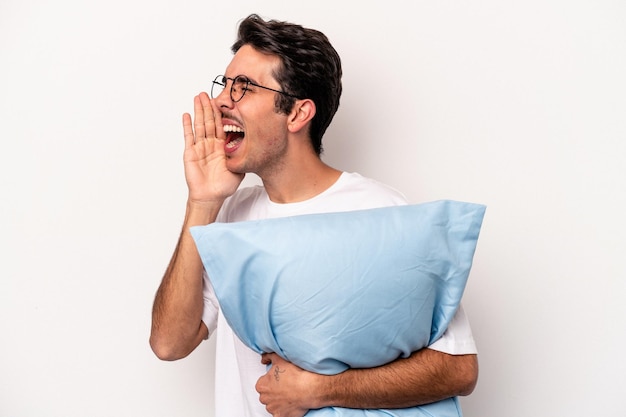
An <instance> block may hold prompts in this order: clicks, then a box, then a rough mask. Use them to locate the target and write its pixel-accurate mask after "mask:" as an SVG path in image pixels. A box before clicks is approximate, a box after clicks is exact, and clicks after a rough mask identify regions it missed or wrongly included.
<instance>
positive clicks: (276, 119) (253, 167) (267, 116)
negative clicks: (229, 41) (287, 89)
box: [215, 45, 288, 178]
mask: <svg viewBox="0 0 626 417" xmlns="http://www.w3.org/2000/svg"><path fill="white" fill-rule="evenodd" d="M279 65H280V59H279V58H278V57H277V56H274V55H266V54H263V53H260V52H258V51H256V50H255V49H254V48H252V47H251V46H249V45H244V46H243V47H241V48H240V49H239V51H238V52H237V53H236V54H235V56H234V57H233V60H232V61H231V62H230V65H228V67H227V68H226V73H225V74H224V75H225V76H226V77H228V78H235V77H237V76H238V75H244V76H246V77H247V78H248V79H249V80H250V81H252V82H254V83H256V84H259V85H263V86H266V87H270V88H273V89H276V90H280V85H279V84H278V83H277V82H276V80H274V78H273V77H272V71H273V70H274V69H275V68H277V67H278V66H279ZM231 85H232V80H228V83H227V85H226V88H225V89H224V91H222V93H221V94H220V95H219V96H217V97H216V98H215V102H216V104H217V106H218V108H219V109H220V111H221V112H222V115H223V117H222V122H223V124H224V126H225V131H226V132H227V133H226V144H225V145H224V150H225V152H226V166H227V168H228V169H229V170H230V171H232V172H237V173H246V172H253V173H256V174H258V175H259V176H260V177H261V178H263V177H264V176H266V175H272V174H273V173H275V172H277V170H280V168H281V166H282V160H283V156H284V155H285V152H286V149H287V132H288V131H287V115H285V114H279V113H277V111H276V107H275V104H274V103H275V99H276V94H278V93H275V92H273V91H269V90H266V89H264V88H259V87H255V86H254V85H249V87H248V90H247V91H246V92H245V95H244V97H243V98H242V99H241V100H240V101H238V102H233V101H232V100H231V98H230V87H231ZM241 130H243V132H240V131H241Z"/></svg>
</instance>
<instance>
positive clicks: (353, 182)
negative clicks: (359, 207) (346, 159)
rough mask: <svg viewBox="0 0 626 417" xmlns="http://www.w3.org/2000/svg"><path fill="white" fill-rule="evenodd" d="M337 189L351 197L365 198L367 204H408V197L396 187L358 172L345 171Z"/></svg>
mask: <svg viewBox="0 0 626 417" xmlns="http://www.w3.org/2000/svg"><path fill="white" fill-rule="evenodd" d="M335 185H336V189H335V191H336V192H338V193H344V194H345V195H346V196H348V197H350V198H356V199H358V200H365V201H366V202H368V203H366V205H371V206H373V207H374V206H390V205H401V204H407V199H406V197H405V196H404V194H402V193H401V192H400V191H398V190H396V189H395V188H393V187H391V186H389V185H387V184H384V183H382V182H380V181H377V180H375V179H372V178H368V177H364V176H362V175H361V174H359V173H356V172H344V173H343V174H342V176H341V177H340V178H339V180H338V181H337V184H335Z"/></svg>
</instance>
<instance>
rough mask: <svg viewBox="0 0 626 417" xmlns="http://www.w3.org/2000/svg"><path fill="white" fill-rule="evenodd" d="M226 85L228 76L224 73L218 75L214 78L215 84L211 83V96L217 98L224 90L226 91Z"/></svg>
mask: <svg viewBox="0 0 626 417" xmlns="http://www.w3.org/2000/svg"><path fill="white" fill-rule="evenodd" d="M225 86H226V77H224V76H223V75H218V76H217V77H215V79H214V80H213V84H212V85H211V98H216V97H217V96H219V95H220V94H221V93H222V91H224V87H225Z"/></svg>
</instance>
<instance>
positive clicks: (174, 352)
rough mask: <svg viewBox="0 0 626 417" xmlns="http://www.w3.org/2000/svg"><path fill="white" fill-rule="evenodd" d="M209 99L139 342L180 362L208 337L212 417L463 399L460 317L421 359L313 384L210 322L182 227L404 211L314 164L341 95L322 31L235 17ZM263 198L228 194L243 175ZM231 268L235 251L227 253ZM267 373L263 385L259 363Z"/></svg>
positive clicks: (469, 352)
mask: <svg viewBox="0 0 626 417" xmlns="http://www.w3.org/2000/svg"><path fill="white" fill-rule="evenodd" d="M232 49H233V52H234V53H235V55H234V57H233V59H232V61H231V62H230V64H229V65H228V67H227V68H226V71H225V75H224V76H218V77H217V78H216V79H215V81H214V84H213V89H212V98H213V99H210V98H209V96H208V95H207V94H206V93H201V94H200V95H198V96H196V97H195V99H194V122H193V125H192V120H191V116H190V115H189V114H185V115H184V116H183V130H184V136H185V151H184V167H185V176H186V180H187V186H188V188H189V194H188V200H187V210H186V215H185V220H184V224H183V230H182V233H181V236H180V239H179V242H178V246H177V247H176V250H175V252H174V254H173V257H172V260H171V262H170V264H169V266H168V268H167V271H166V272H165V275H164V277H163V281H162V283H161V285H160V287H159V289H158V292H157V295H156V298H155V301H154V309H153V324H152V333H151V337H150V344H151V346H152V349H153V350H154V352H155V353H156V355H157V356H158V357H159V358H161V359H164V360H175V359H179V358H183V357H185V356H187V355H188V354H189V353H190V352H191V351H193V350H194V349H195V348H196V347H197V346H198V345H199V344H200V342H202V340H204V339H206V338H208V336H209V334H212V333H214V332H215V333H217V352H216V358H217V360H216V379H217V381H218V382H217V383H216V390H217V393H216V414H215V415H216V416H217V417H221V416H255V417H256V416H267V415H268V414H267V413H268V412H269V413H271V414H272V415H274V416H281V417H284V416H288V417H301V416H303V415H304V414H305V413H306V412H307V411H308V410H310V409H316V408H321V407H326V406H339V407H349V408H400V407H410V406H415V405H419V404H425V403H429V402H433V401H437V400H441V399H444V398H450V397H454V396H458V395H467V394H469V393H471V391H472V390H473V388H474V386H475V383H476V379H477V374H478V365H477V359H476V348H475V346H474V343H473V339H472V334H471V330H470V328H469V324H468V322H467V320H466V318H465V316H464V314H463V311H462V309H460V310H459V312H458V313H457V315H456V316H455V318H454V320H453V322H452V324H451V325H450V327H449V328H448V331H447V332H446V334H445V335H444V336H443V337H442V338H441V339H439V340H438V341H436V342H435V343H434V344H433V345H431V346H429V347H428V348H426V349H422V350H420V351H417V352H414V353H413V354H412V355H411V356H410V357H408V358H406V359H399V360H396V361H394V362H392V363H390V364H387V365H385V366H381V367H378V368H373V369H360V370H356V369H355V370H348V371H345V372H343V373H341V374H339V375H334V376H322V375H317V374H313V373H310V372H307V371H304V370H302V369H300V368H298V367H296V366H295V365H293V364H291V363H289V362H286V361H285V360H283V359H282V358H280V357H278V356H277V355H275V354H265V355H263V357H261V356H259V355H258V354H256V353H254V352H253V351H252V350H250V349H248V348H247V347H246V346H244V345H243V344H242V343H241V342H240V341H239V340H238V339H237V338H236V337H235V336H234V335H233V333H232V330H231V329H230V328H229V327H228V324H227V323H226V321H225V320H224V318H223V316H222V315H221V313H220V310H219V305H218V302H217V299H216V297H215V294H214V293H213V291H212V288H211V284H210V277H207V276H206V274H205V273H204V270H203V266H202V262H201V260H200V257H199V255H198V253H197V250H196V247H195V244H194V242H193V240H192V237H191V235H190V233H189V228H190V227H191V226H195V225H204V224H208V223H211V222H215V221H220V222H236V221H242V220H252V219H262V218H271V217H281V216H290V215H299V214H310V213H321V212H333V211H334V212H337V211H350V210H357V209H366V208H374V207H382V206H390V205H399V204H406V200H405V198H404V197H403V196H402V195H401V194H400V193H398V192H397V191H395V190H393V189H391V188H389V187H386V186H384V185H382V184H380V183H378V182H376V181H373V180H370V179H367V178H364V177H362V176H360V175H358V174H355V173H346V172H342V171H339V170H337V169H335V168H332V167H330V166H328V165H326V164H325V163H324V162H323V161H322V160H321V159H320V154H321V150H322V148H321V141H322V136H323V135H324V132H325V131H326V128H327V127H328V125H329V124H330V122H331V120H332V118H333V116H334V114H335V112H336V111H337V108H338V107H339V98H340V95H341V75H342V73H341V62H340V59H339V56H338V55H337V52H336V51H335V50H334V48H333V47H332V46H331V44H330V43H329V41H328V39H327V38H326V36H324V35H323V34H322V33H320V32H318V31H315V30H312V29H307V28H303V27H301V26H299V25H294V24H290V23H286V22H277V21H268V22H266V21H264V20H263V19H261V18H260V17H258V16H256V15H251V16H249V17H247V18H246V19H244V20H243V21H242V22H241V24H240V26H239V34H238V39H237V41H236V42H235V44H234V45H233V47H232ZM249 172H251V173H255V174H257V175H258V176H259V177H260V178H261V180H262V182H263V186H256V187H250V188H243V189H240V190H238V187H239V185H240V183H241V181H242V180H243V178H244V175H245V174H246V173H249ZM232 250H233V259H234V260H236V254H237V248H233V249H232ZM268 363H272V364H273V370H278V371H279V372H280V374H279V375H280V378H276V377H275V376H276V375H275V374H274V372H270V373H267V374H266V364H268Z"/></svg>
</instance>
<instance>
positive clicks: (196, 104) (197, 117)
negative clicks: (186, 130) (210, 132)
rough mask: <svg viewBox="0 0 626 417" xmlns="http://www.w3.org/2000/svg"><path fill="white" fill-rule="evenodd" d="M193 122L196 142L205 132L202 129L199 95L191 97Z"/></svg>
mask: <svg viewBox="0 0 626 417" xmlns="http://www.w3.org/2000/svg"><path fill="white" fill-rule="evenodd" d="M193 122H194V124H193V126H194V128H195V138H196V142H197V141H201V140H203V139H204V138H205V137H206V134H205V133H206V132H205V130H204V110H203V109H202V102H201V101H200V97H199V96H195V97H194V98H193Z"/></svg>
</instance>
